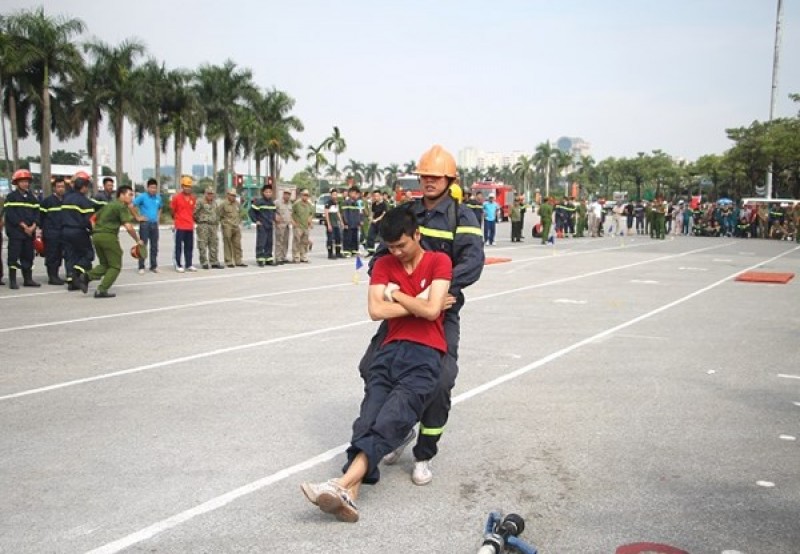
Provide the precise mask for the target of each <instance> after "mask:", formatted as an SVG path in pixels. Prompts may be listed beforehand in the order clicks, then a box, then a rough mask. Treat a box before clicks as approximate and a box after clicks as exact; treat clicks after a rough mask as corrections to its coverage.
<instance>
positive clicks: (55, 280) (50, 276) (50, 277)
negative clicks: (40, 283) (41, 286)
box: [47, 267, 64, 285]
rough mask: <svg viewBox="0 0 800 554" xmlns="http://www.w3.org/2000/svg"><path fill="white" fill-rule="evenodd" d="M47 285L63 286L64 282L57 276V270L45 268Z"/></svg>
mask: <svg viewBox="0 0 800 554" xmlns="http://www.w3.org/2000/svg"><path fill="white" fill-rule="evenodd" d="M47 284H48V285H63V284H64V281H63V280H62V279H61V278H60V277H59V276H58V269H57V268H56V269H50V268H49V267H48V268H47Z"/></svg>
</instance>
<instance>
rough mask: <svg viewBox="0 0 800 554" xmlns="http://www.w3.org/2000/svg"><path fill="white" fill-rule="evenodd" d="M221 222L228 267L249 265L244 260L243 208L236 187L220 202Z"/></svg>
mask: <svg viewBox="0 0 800 554" xmlns="http://www.w3.org/2000/svg"><path fill="white" fill-rule="evenodd" d="M218 211H219V222H220V224H221V225H222V245H223V250H224V253H225V266H226V267H247V264H246V263H244V262H243V261H242V210H241V207H240V206H239V200H238V195H237V194H236V189H232V188H231V189H228V190H227V191H226V192H225V201H224V202H222V204H220V206H219V208H218Z"/></svg>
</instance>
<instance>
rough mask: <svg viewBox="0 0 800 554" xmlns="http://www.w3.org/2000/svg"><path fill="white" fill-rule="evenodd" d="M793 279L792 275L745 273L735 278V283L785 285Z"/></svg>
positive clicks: (761, 272)
mask: <svg viewBox="0 0 800 554" xmlns="http://www.w3.org/2000/svg"><path fill="white" fill-rule="evenodd" d="M793 277H794V273H771V272H766V271H747V272H745V273H742V274H741V275H739V276H738V277H736V281H744V282H746V283H779V284H781V285H785V284H786V283H788V282H789V281H791V280H792V278H793Z"/></svg>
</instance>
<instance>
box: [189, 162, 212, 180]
mask: <svg viewBox="0 0 800 554" xmlns="http://www.w3.org/2000/svg"><path fill="white" fill-rule="evenodd" d="M213 173H214V168H213V166H211V165H208V164H193V165H192V177H194V178H195V179H202V178H203V177H212V176H213Z"/></svg>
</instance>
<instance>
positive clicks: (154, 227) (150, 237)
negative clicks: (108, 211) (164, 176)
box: [131, 179, 163, 275]
mask: <svg viewBox="0 0 800 554" xmlns="http://www.w3.org/2000/svg"><path fill="white" fill-rule="evenodd" d="M162 207H163V206H162V201H161V195H160V194H159V193H158V181H156V180H155V179H148V181H147V192H145V193H144V194H140V195H138V196H137V197H136V198H134V200H133V208H132V210H131V211H133V215H134V217H135V218H136V219H137V221H139V237H140V238H141V239H142V242H144V245H145V248H146V249H147V250H148V252H149V253H150V271H152V272H153V273H158V238H159V236H158V235H159V233H158V222H159V221H161V208H162ZM139 275H144V259H142V258H140V259H139Z"/></svg>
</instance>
